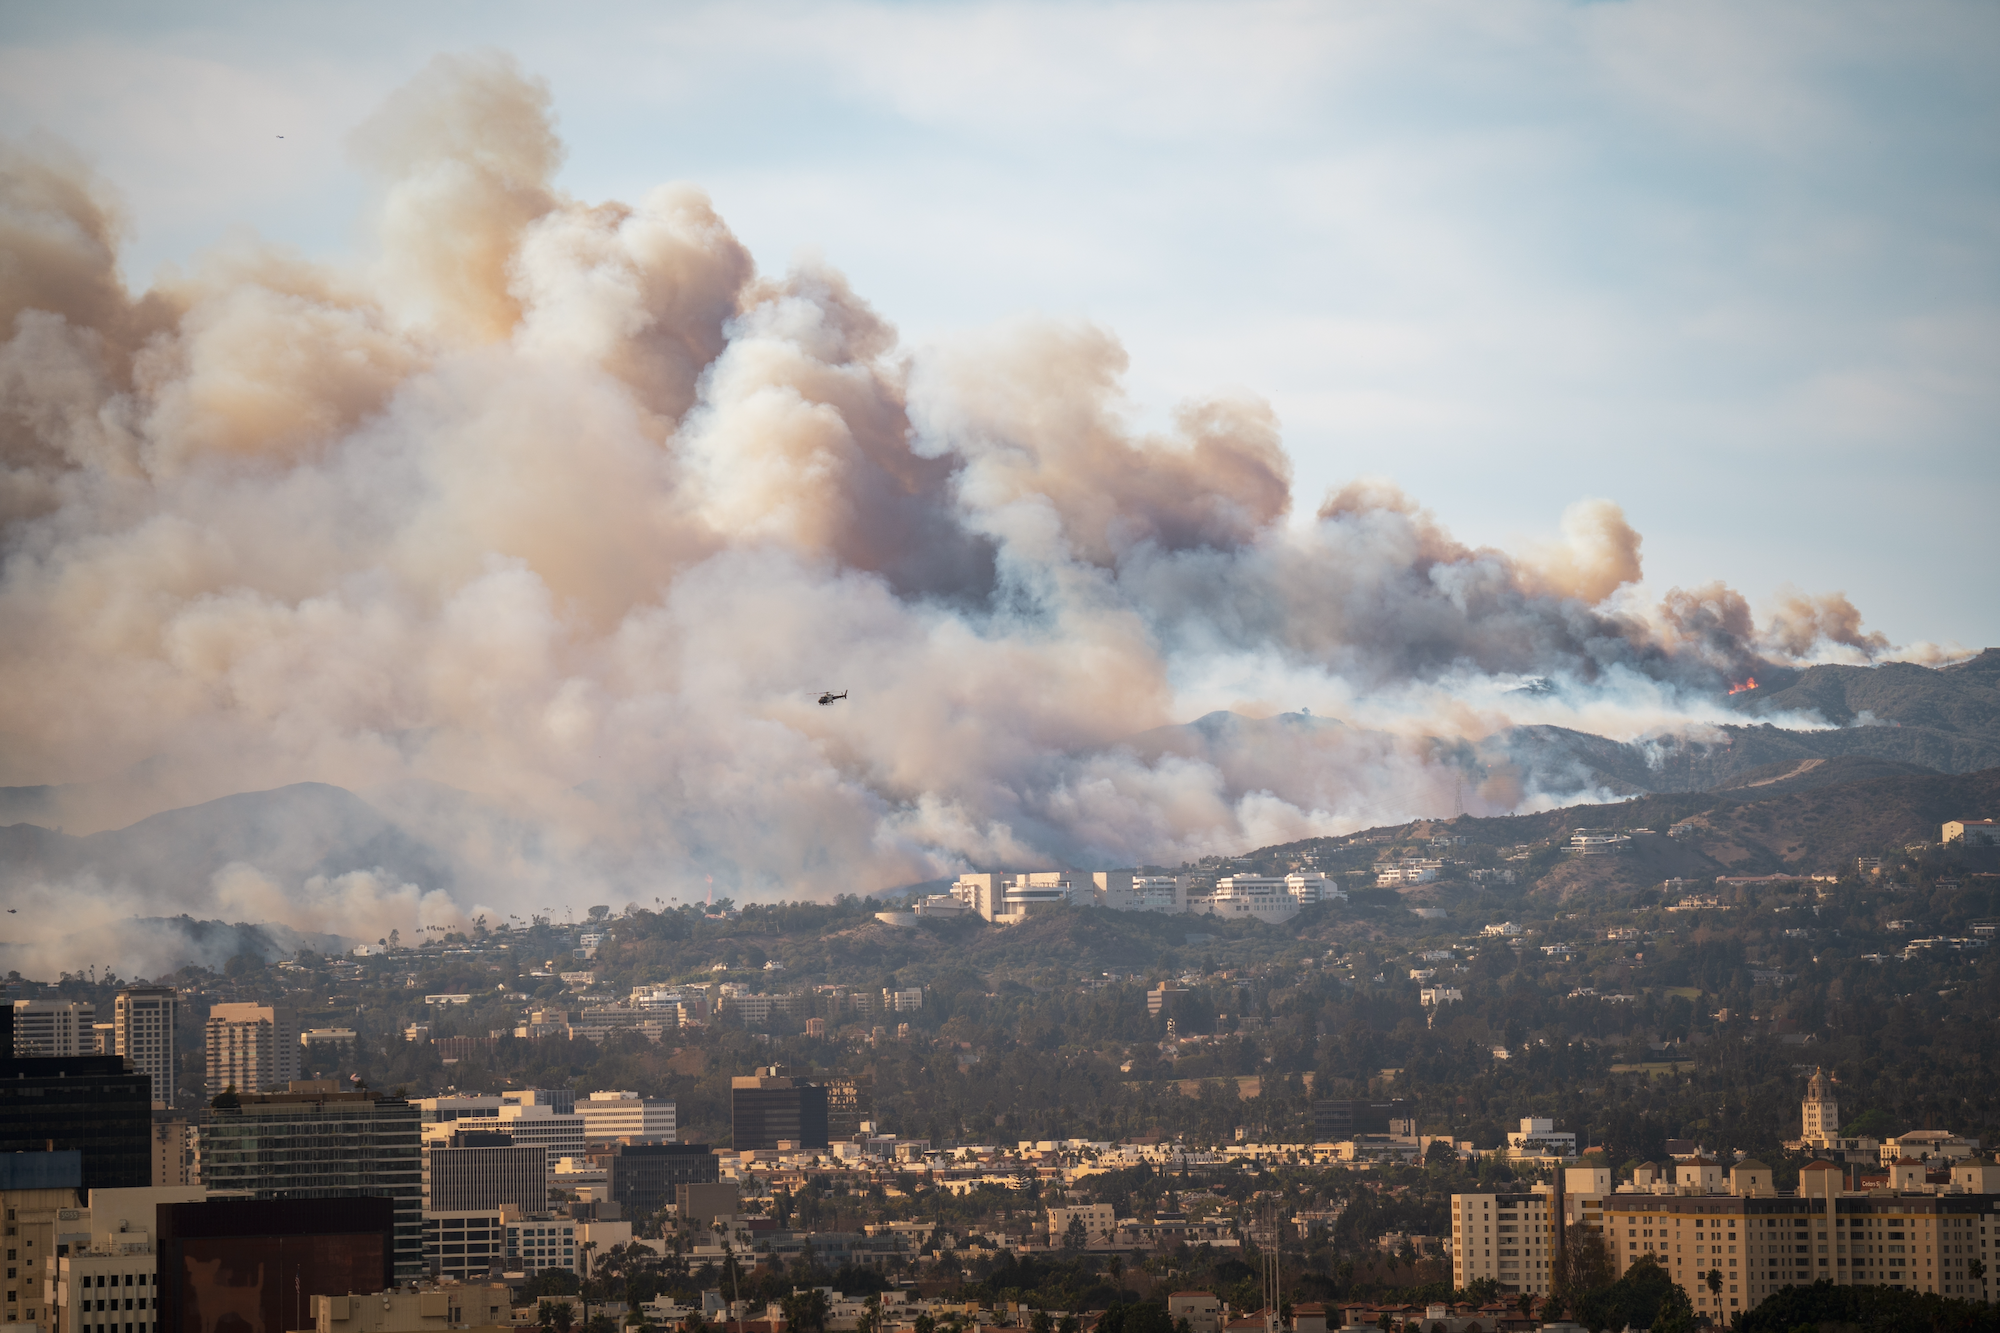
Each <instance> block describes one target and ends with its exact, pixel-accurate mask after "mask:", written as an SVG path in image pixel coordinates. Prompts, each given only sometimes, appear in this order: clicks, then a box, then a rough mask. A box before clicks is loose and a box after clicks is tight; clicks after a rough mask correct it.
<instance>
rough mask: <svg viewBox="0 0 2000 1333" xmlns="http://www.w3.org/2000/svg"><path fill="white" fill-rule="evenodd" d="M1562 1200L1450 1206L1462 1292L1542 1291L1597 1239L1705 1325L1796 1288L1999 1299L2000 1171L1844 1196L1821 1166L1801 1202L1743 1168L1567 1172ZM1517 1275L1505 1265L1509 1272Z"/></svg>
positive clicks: (1916, 1180) (1548, 1197)
mask: <svg viewBox="0 0 2000 1333" xmlns="http://www.w3.org/2000/svg"><path fill="white" fill-rule="evenodd" d="M1563 1182H1564V1189H1563V1194H1562V1196H1561V1198H1562V1206H1561V1207H1560V1208H1557V1207H1555V1199H1556V1195H1555V1192H1554V1190H1553V1189H1552V1188H1551V1187H1549V1186H1545V1185H1538V1186H1536V1187H1535V1188H1534V1190H1532V1191H1530V1192H1528V1193H1526V1194H1512V1195H1478V1194H1467V1195H1454V1196H1453V1199H1452V1212H1453V1251H1454V1252H1453V1256H1452V1262H1453V1276H1454V1278H1455V1279H1456V1282H1457V1285H1459V1286H1460V1287H1463V1286H1464V1285H1465V1284H1466V1283H1468V1282H1470V1281H1473V1280H1476V1279H1478V1278H1481V1277H1491V1278H1493V1279H1495V1280H1496V1281H1498V1282H1499V1283H1500V1284H1501V1286H1502V1287H1503V1288H1505V1289H1506V1290H1509V1291H1525V1292H1532V1293H1534V1294H1537V1295H1540V1294H1544V1293H1546V1291H1547V1289H1548V1288H1547V1285H1546V1283H1547V1276H1546V1275H1547V1273H1548V1271H1549V1268H1548V1266H1549V1264H1550V1263H1551V1262H1552V1261H1553V1260H1554V1258H1555V1251H1556V1247H1557V1245H1558V1244H1575V1243H1579V1242H1581V1241H1583V1240H1585V1239H1586V1238H1589V1237H1595V1238H1597V1239H1599V1240H1601V1241H1602V1243H1603V1245H1604V1247H1605V1250H1606V1252H1607V1256H1608V1257H1609V1259H1610V1261H1611V1265H1612V1271H1613V1272H1614V1274H1623V1273H1625V1272H1626V1271H1628V1270H1629V1269H1630V1268H1631V1267H1632V1265H1634V1264H1637V1263H1645V1262H1650V1263H1655V1264H1658V1265H1659V1266H1660V1268H1661V1269H1662V1270H1663V1271H1665V1273H1666V1274H1667V1276H1668V1277H1669V1278H1671V1279H1672V1280H1673V1281H1674V1283H1675V1284H1676V1285H1678V1286H1679V1287H1680V1288H1681V1289H1682V1290H1683V1291H1685V1292H1686V1293H1687V1296H1688V1299H1689V1300H1690V1301H1691V1302H1692V1303H1693V1305H1694V1310H1695V1313H1696V1314H1697V1315H1698V1316H1701V1317H1703V1318H1706V1319H1709V1320H1712V1321H1714V1322H1716V1323H1727V1322H1728V1321H1730V1320H1731V1319H1732V1318H1733V1317H1734V1316H1735V1315H1737V1314H1739V1313H1742V1312H1744V1311H1747V1310H1750V1309H1752V1308H1754V1307H1755V1306H1756V1305H1757V1304H1758V1303H1759V1302H1761V1301H1762V1300H1764V1299H1765V1298H1767V1297H1769V1296H1771V1295H1773V1294H1774V1293H1776V1292H1778V1291H1780V1290H1782V1289H1783V1288H1785V1287H1788V1286H1803V1285H1808V1284H1811V1283H1814V1282H1822V1281H1824V1282H1830V1283H1832V1284H1834V1285H1836V1286H1848V1285H1853V1286H1887V1287H1894V1288H1899V1289H1902V1290H1908V1291H1917V1292H1927V1293H1934V1294H1936V1295H1940V1296H1949V1297H1952V1298H1954V1299H1958V1300H1976V1301H1984V1302H1990V1301H1991V1300H1993V1298H1994V1291H1993V1287H1994V1281H1995V1279H1994V1275H1993V1274H1992V1273H1991V1271H1990V1270H1991V1268H1992V1267H1993V1266H1994V1265H1995V1264H1996V1262H2000V1213H1996V1210H2000V1197H1996V1193H1995V1191H2000V1165H1996V1164H1995V1163H1992V1162H1961V1163H1958V1164H1956V1165H1954V1167H1953V1169H1952V1179H1951V1181H1950V1183H1949V1184H1946V1185H1938V1184H1932V1183H1929V1182H1928V1181H1927V1179H1926V1173H1925V1171H1924V1170H1923V1168H1922V1164H1921V1163H1918V1164H1914V1165H1913V1168H1912V1169H1911V1170H1909V1171H1906V1172H1903V1173H1901V1176H1900V1179H1898V1180H1896V1181H1895V1182H1894V1183H1895V1185H1896V1188H1890V1189H1871V1190H1867V1191H1860V1190H1848V1189H1843V1188H1842V1185H1843V1173H1842V1171H1841V1169H1840V1168H1839V1167H1837V1166H1835V1165H1833V1164H1831V1163H1828V1162H1815V1163H1812V1164H1810V1165H1808V1166H1806V1167H1805V1168H1803V1169H1802V1170H1801V1171H1800V1173H1799V1186H1798V1188H1797V1189H1796V1190H1794V1191H1789V1192H1786V1193H1782V1194H1781V1193H1779V1192H1778V1191H1777V1190H1776V1189H1774V1188H1773V1185H1772V1173H1771V1169H1770V1168H1769V1167H1767V1166H1765V1165H1764V1164H1763V1163H1761V1162H1758V1161H1756V1160H1754V1159H1749V1158H1746V1159H1744V1160H1742V1161H1739V1162H1737V1163H1736V1164H1735V1165H1734V1166H1733V1167H1730V1168H1728V1169H1727V1170H1725V1169H1724V1168H1722V1166H1721V1165H1720V1164H1719V1163H1716V1162H1714V1161H1711V1160H1709V1159H1707V1158H1703V1157H1700V1156H1696V1157H1692V1158H1688V1159H1686V1160H1681V1161H1676V1162H1673V1163H1671V1164H1653V1163H1647V1164H1644V1165H1641V1166H1640V1167H1638V1168H1637V1169H1636V1170H1635V1171H1634V1172H1633V1176H1632V1179H1631V1181H1630V1182H1628V1183H1626V1184H1623V1185H1620V1186H1618V1187H1617V1188H1616V1189H1613V1188H1612V1187H1611V1172H1610V1170H1609V1169H1608V1168H1605V1167H1602V1166H1594V1165H1586V1166H1579V1167H1570V1168H1568V1169H1566V1170H1565V1171H1564V1172H1563ZM1503 1264H1505V1265H1508V1267H1504V1268H1503V1267H1502V1265H1503Z"/></svg>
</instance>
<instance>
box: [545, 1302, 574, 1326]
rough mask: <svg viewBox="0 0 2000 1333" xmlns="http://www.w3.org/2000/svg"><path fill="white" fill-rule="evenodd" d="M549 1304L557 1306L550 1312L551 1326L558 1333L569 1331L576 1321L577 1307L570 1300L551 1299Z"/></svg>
mask: <svg viewBox="0 0 2000 1333" xmlns="http://www.w3.org/2000/svg"><path fill="white" fill-rule="evenodd" d="M549 1304H551V1305H553V1306H555V1309H554V1310H553V1311H551V1312H550V1313H551V1318H550V1320H549V1326H550V1327H551V1328H553V1329H554V1330H555V1331H556V1333H569V1331H570V1329H571V1327H573V1326H574V1325H575V1323H576V1309H575V1307H573V1306H571V1305H570V1303H569V1302H568V1301H551V1302H549Z"/></svg>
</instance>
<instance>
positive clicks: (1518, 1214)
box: [1451, 1191, 1556, 1296]
mask: <svg viewBox="0 0 2000 1333" xmlns="http://www.w3.org/2000/svg"><path fill="white" fill-rule="evenodd" d="M1555 1224H1556V1214H1555V1211H1554V1202H1553V1196H1552V1195H1551V1194H1547V1193H1538V1192H1533V1191H1527V1192H1521V1191H1515V1192H1509V1193H1505V1194H1501V1193H1493V1194H1454V1195H1452V1196H1451V1275H1452V1284H1453V1285H1454V1286H1456V1287H1458V1288H1459V1289H1460V1290H1463V1289H1464V1288H1466V1287H1467V1286H1469V1285H1471V1284H1472V1283H1474V1282H1477V1281H1479V1280H1480V1279H1481V1278H1491V1279H1493V1280H1494V1281H1496V1282H1498V1283H1499V1284H1500V1286H1501V1287H1502V1289H1504V1290H1506V1291H1512V1292H1523V1293H1529V1294H1532V1295H1536V1296H1546V1295H1548V1293H1549V1282H1550V1277H1549V1266H1550V1264H1551V1262H1552V1261H1553V1260H1554V1258H1555V1248H1554V1247H1555V1232H1556V1225H1555Z"/></svg>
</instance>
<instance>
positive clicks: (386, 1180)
mask: <svg viewBox="0 0 2000 1333" xmlns="http://www.w3.org/2000/svg"><path fill="white" fill-rule="evenodd" d="M232 1101H233V1102H234V1104H233V1105H232V1104H231V1102H232ZM420 1128H421V1125H420V1122H419V1121H418V1119H417V1107H416V1105H415V1104H414V1103H412V1102H408V1101H405V1100H403V1099H402V1098H401V1097H384V1096H382V1095H381V1094H380V1093H376V1092H340V1091H337V1090H336V1089H335V1087H334V1084H333V1081H332V1080H331V1079H325V1080H317V1081H313V1082H301V1083H294V1084H293V1085H292V1090H291V1091H287V1092H277V1093H239V1094H237V1095H236V1097H235V1098H233V1099H232V1098H230V1097H227V1096H225V1097H222V1098H220V1099H218V1104H217V1105H215V1106H213V1107H211V1108H210V1111H209V1114H208V1119H207V1121H206V1122H205V1123H203V1125H202V1126H201V1129H200V1131H199V1134H198V1141H199V1143H200V1171H201V1182H202V1184H203V1185H204V1186H205V1187H206V1188H207V1189H208V1191H209V1193H210V1194H211V1195H212V1196H223V1197H236V1198H243V1199H260V1200H261V1199H268V1200H302V1199H326V1200H342V1199H355V1198H365V1197H379V1198H384V1199H387V1200H389V1201H390V1203H391V1205H392V1206H393V1210H394V1214H395V1225H394V1232H395V1256H394V1257H395V1274H394V1276H395V1280H396V1281H398V1282H409V1281H413V1280H415V1279H416V1278H417V1277H418V1276H420V1275H421V1273H422V1270H423V1207H424V1181H423V1159H422V1155H421V1152H420V1144H419V1133H420ZM351 1290H356V1291H359V1290H362V1288H359V1287H355V1288H351Z"/></svg>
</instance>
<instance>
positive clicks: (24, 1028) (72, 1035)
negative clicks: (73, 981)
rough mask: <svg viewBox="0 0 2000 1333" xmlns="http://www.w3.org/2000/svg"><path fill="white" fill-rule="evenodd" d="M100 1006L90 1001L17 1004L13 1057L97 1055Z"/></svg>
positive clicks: (31, 1001)
mask: <svg viewBox="0 0 2000 1333" xmlns="http://www.w3.org/2000/svg"><path fill="white" fill-rule="evenodd" d="M96 1022H97V1006H96V1005H94V1004H92V1003H90V1002H89V1001H88V1000H16V1001H14V1043H13V1045H12V1046H11V1047H10V1048H9V1049H8V1050H7V1051H6V1052H0V1053H4V1054H10V1055H40V1056H48V1055H95V1054H97V1049H96V1041H97V1038H96V1037H95V1036H94V1035H93V1034H92V1025H93V1024H94V1023H96Z"/></svg>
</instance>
